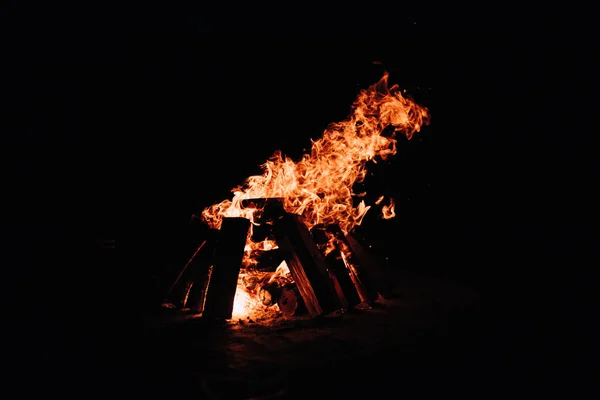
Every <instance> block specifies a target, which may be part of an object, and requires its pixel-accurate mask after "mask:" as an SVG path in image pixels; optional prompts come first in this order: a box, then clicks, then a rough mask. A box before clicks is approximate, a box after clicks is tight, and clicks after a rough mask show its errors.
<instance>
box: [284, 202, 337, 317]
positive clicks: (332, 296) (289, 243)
mask: <svg viewBox="0 0 600 400" xmlns="http://www.w3.org/2000/svg"><path fill="white" fill-rule="evenodd" d="M273 233H274V235H275V238H276V242H277V245H278V246H279V247H280V248H281V249H283V251H284V253H285V256H286V260H285V261H286V264H287V266H288V268H289V269H290V273H291V275H292V277H293V278H294V282H295V283H296V287H297V288H298V292H299V293H300V295H301V296H302V300H303V301H304V304H305V305H306V308H307V310H308V312H309V314H310V315H311V317H317V316H320V315H324V314H329V313H330V312H333V311H335V310H339V309H340V308H342V304H341V301H340V300H339V298H338V296H337V293H336V291H335V288H334V284H333V281H332V279H331V277H330V274H329V270H328V266H327V265H326V262H325V259H324V257H323V255H322V254H321V251H320V250H319V249H318V247H317V244H316V243H315V241H314V239H313V237H312V235H311V233H310V232H309V230H308V228H307V227H306V225H304V223H303V222H302V218H301V216H299V215H296V214H291V213H285V214H284V215H283V216H282V217H281V218H280V219H277V220H276V221H275V222H274V224H273Z"/></svg>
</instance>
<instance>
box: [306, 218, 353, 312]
mask: <svg viewBox="0 0 600 400" xmlns="http://www.w3.org/2000/svg"><path fill="white" fill-rule="evenodd" d="M337 231H339V232H340V233H341V230H340V229H339V226H337V225H336V227H335V228H330V227H325V226H322V225H317V226H315V227H313V229H311V233H312V235H313V237H314V238H315V242H316V243H317V245H318V246H319V248H320V249H321V253H322V254H323V255H324V257H325V262H326V263H327V265H328V266H329V267H330V270H331V272H332V273H333V278H334V285H335V289H336V292H338V297H340V299H341V301H342V304H343V306H344V309H347V310H350V309H352V308H354V307H355V306H357V305H358V304H360V303H361V298H360V296H359V293H358V289H357V287H356V286H355V285H354V282H353V280H352V278H351V277H350V271H348V268H347V267H346V264H345V262H344V260H343V259H342V255H341V253H340V249H339V246H337V245H336V247H334V248H333V249H331V248H329V249H328V246H327V244H328V243H329V241H330V238H329V234H331V233H334V234H335V232H337ZM334 240H336V239H334ZM326 250H327V251H329V252H328V253H327V255H325V254H324V253H325V252H326Z"/></svg>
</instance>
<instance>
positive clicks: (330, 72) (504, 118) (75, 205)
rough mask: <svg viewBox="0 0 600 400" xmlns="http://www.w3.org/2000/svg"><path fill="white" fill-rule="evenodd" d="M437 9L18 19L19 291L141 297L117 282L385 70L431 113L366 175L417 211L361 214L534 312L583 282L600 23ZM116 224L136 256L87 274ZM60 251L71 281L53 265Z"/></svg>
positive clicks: (170, 245)
mask: <svg viewBox="0 0 600 400" xmlns="http://www.w3.org/2000/svg"><path fill="white" fill-rule="evenodd" d="M174 7H175V6H174ZM419 8H421V9H419ZM426 8H427V7H418V6H416V5H415V6H412V7H411V8H410V9H403V10H398V12H397V13H395V12H394V11H395V10H394V9H389V8H387V9H386V12H384V13H375V12H361V11H360V10H356V11H354V10H352V9H349V8H345V9H344V11H343V12H340V13H331V14H329V13H327V12H325V11H323V13H311V12H309V11H308V10H296V11H293V12H292V11H289V12H284V11H283V10H281V11H280V12H277V14H276V15H275V14H273V12H272V11H273V10H271V12H270V13H269V12H267V11H264V10H257V9H255V10H242V9H240V8H238V7H237V6H235V7H233V8H232V9H227V10H219V11H214V10H209V9H204V8H202V7H200V6H196V8H194V7H190V8H189V9H186V10H184V9H183V7H181V9H168V10H159V9H158V7H156V8H153V7H150V6H149V7H146V8H144V7H142V8H139V9H134V8H133V7H132V8H131V9H128V8H119V9H117V10H116V11H114V12H113V11H109V10H108V9H107V8H98V9H93V8H90V9H85V10H83V9H82V10H80V11H81V12H77V11H78V10H77V9H72V8H69V9H65V10H59V11H57V9H46V8H44V7H38V8H35V10H34V11H31V12H30V13H20V12H17V11H14V13H13V14H11V13H8V14H6V16H7V17H8V20H9V21H10V22H12V24H9V25H6V24H4V28H3V29H5V30H6V29H8V31H7V35H5V38H6V39H8V40H7V43H6V46H5V48H6V49H8V52H9V55H10V57H7V59H8V61H9V62H8V69H7V72H5V73H4V74H5V75H4V77H5V78H7V79H6V84H5V85H4V88H3V89H2V91H3V92H4V94H8V96H6V97H5V100H4V102H3V104H2V108H3V111H4V112H5V113H6V114H7V115H9V118H8V119H7V120H5V122H6V121H7V122H8V124H7V125H6V126H3V127H2V148H3V149H8V155H7V156H6V157H5V158H4V160H3V161H4V162H6V163H7V165H8V166H7V167H5V171H9V175H10V177H9V179H8V186H9V187H11V186H12V184H14V186H13V187H14V189H12V190H10V191H7V192H6V193H10V194H9V195H8V197H9V204H10V207H9V206H5V207H4V211H5V213H6V217H5V221H7V222H8V223H7V224H6V226H7V227H8V228H9V229H8V236H7V237H8V238H9V240H8V241H6V242H5V243H3V244H4V245H5V246H6V249H7V250H11V251H10V252H8V253H7V254H9V256H10V257H12V258H13V260H15V261H16V263H14V264H15V265H21V264H22V265H23V266H22V267H19V268H15V275H16V277H17V281H18V282H19V283H25V285H27V284H29V283H30V282H32V280H33V281H43V282H44V284H43V285H41V286H45V287H48V286H50V287H52V285H53V284H55V283H56V284H57V286H56V287H61V288H62V287H63V285H64V284H65V283H66V282H73V281H77V280H82V279H83V280H85V281H86V282H95V283H93V285H95V286H102V285H104V286H103V288H102V289H101V288H98V290H92V288H91V287H89V288H88V289H89V293H93V294H94V295H99V296H100V300H99V299H98V298H92V297H93V296H92V295H91V294H88V298H89V299H90V301H89V302H88V303H87V304H88V305H90V306H91V305H92V304H95V303H102V302H104V301H108V302H110V303H111V304H112V303H115V304H118V303H119V301H118V300H111V299H106V298H105V297H104V296H102V295H101V294H100V293H102V292H103V290H106V288H111V289H112V288H113V286H114V288H115V293H119V296H120V297H119V298H120V299H122V300H124V299H127V301H128V302H130V301H134V302H136V301H137V302H139V299H138V300H132V298H133V296H132V295H131V293H123V294H122V296H121V293H122V292H123V291H124V289H123V287H124V286H126V285H125V283H122V282H121V283H116V281H118V280H119V279H115V278H114V276H120V277H123V282H127V283H129V282H131V280H130V279H129V278H132V279H133V280H135V279H138V280H139V281H141V282H144V284H146V282H147V279H148V275H150V274H154V273H157V272H160V271H161V268H164V266H165V264H167V263H168V262H175V263H177V262H180V260H181V258H182V257H183V258H185V257H186V256H187V253H186V252H187V251H188V247H186V246H187V245H188V244H189V243H188V242H186V241H189V237H190V235H201V228H199V227H198V226H197V225H194V224H192V225H190V224H189V221H190V216H191V214H192V213H193V212H197V211H199V210H201V209H202V207H204V206H207V205H210V204H212V203H213V202H215V201H220V200H222V199H224V198H226V197H229V189H230V188H232V187H233V186H235V185H237V184H239V183H241V182H242V181H243V179H244V178H246V177H247V176H249V175H251V174H254V173H256V172H258V170H257V167H258V165H259V164H260V163H262V162H263V161H264V160H265V159H266V158H267V157H268V156H270V155H271V154H272V153H273V151H274V150H277V149H281V150H283V152H284V153H287V154H289V155H290V156H292V157H297V156H299V155H300V154H301V152H302V149H303V148H306V147H307V146H309V145H310V142H309V140H310V138H316V137H318V136H320V134H321V132H322V130H323V128H324V127H325V126H326V125H327V124H328V123H329V122H335V121H339V120H341V119H343V118H344V117H345V116H346V115H347V113H348V111H349V107H350V104H351V103H352V101H353V100H354V97H355V95H356V93H357V90H358V89H360V88H365V87H367V86H368V85H369V84H371V83H374V82H375V81H377V80H378V79H379V78H380V77H381V75H382V73H383V70H384V69H387V70H388V71H389V72H390V79H391V81H392V82H394V83H398V84H400V85H401V86H402V87H405V88H406V89H407V90H408V91H409V93H410V94H411V95H412V96H414V97H415V98H416V99H417V100H418V101H419V102H420V103H421V104H423V105H426V106H427V107H429V108H430V111H431V115H432V121H431V125H430V126H428V127H426V128H425V129H424V130H423V131H422V132H421V133H420V134H417V135H415V137H414V138H413V140H411V141H410V142H407V141H401V142H400V145H399V153H398V155H397V156H396V157H395V158H394V159H393V161H392V162H391V163H390V164H389V165H384V166H380V167H379V168H378V172H379V173H380V174H381V175H379V177H378V178H374V180H373V181H371V182H370V183H369V184H370V185H372V186H373V187H375V188H379V187H383V188H384V190H387V191H389V193H391V194H393V195H395V196H396V197H397V199H398V200H399V203H400V205H399V207H398V211H399V214H400V217H399V218H397V219H396V220H395V221H392V222H388V223H387V224H386V225H385V226H384V227H383V228H382V230H378V229H377V227H378V226H381V225H377V224H379V223H381V221H376V220H373V221H371V220H367V221H366V224H367V225H369V224H372V226H371V227H370V226H367V228H366V229H365V233H367V232H370V235H371V236H370V239H369V240H372V241H374V242H377V241H379V242H377V243H378V244H377V245H378V246H380V248H381V250H380V251H381V254H385V255H388V256H390V257H391V258H392V259H393V261H394V262H395V263H396V264H397V265H400V266H402V267H404V268H408V269H413V270H416V271H424V272H428V273H429V272H430V273H435V274H443V275H446V276H450V277H452V278H454V279H457V280H461V281H465V282H469V283H470V284H472V285H476V286H478V288H481V289H482V290H488V291H490V292H491V293H494V295H499V294H501V295H506V292H511V294H512V296H511V298H510V299H507V301H517V300H520V301H524V302H525V301H527V304H531V307H534V306H537V305H538V304H539V302H540V301H542V300H540V299H543V300H544V301H546V300H547V301H548V302H550V303H553V302H559V301H561V300H558V299H556V298H552V293H556V291H557V290H558V291H562V293H563V296H566V297H568V296H569V294H565V293H571V291H572V290H577V291H582V290H583V291H585V289H584V288H586V287H587V286H586V284H589V282H590V281H591V278H592V277H593V274H594V273H593V272H591V266H592V265H597V263H598V255H597V252H591V251H589V249H590V248H593V246H592V245H593V243H595V242H596V240H597V239H598V237H597V233H595V232H596V230H594V229H592V226H591V224H590V222H589V218H590V217H589V215H588V213H587V211H586V210H587V207H589V206H591V205H592V202H593V197H592V188H593V183H594V182H597V180H598V169H597V159H595V158H594V157H595V146H593V144H594V141H593V135H592V134H591V132H595V131H597V123H593V124H592V123H591V122H590V118H589V116H590V115H591V114H592V108H591V105H589V102H588V101H587V100H588V99H589V98H590V97H591V96H592V94H594V93H597V92H596V91H595V89H594V83H595V80H596V79H597V77H596V75H595V72H594V68H593V66H592V65H591V64H590V62H589V59H588V56H587V54H588V53H589V52H590V50H591V43H592V40H591V30H590V29H589V28H588V25H586V22H585V21H584V20H583V19H582V16H583V15H585V13H584V12H583V11H582V12H577V13H575V12H573V13H563V12H561V13H559V12H555V11H552V10H548V9H546V10H545V12H540V13H539V14H538V15H536V16H535V17H532V16H525V15H521V16H520V17H515V16H514V15H512V16H510V17H507V16H508V15H509V12H508V11H505V12H503V11H501V10H500V11H499V12H497V13H494V16H493V17H490V19H485V18H483V17H482V18H480V19H477V20H473V19H470V18H468V17H467V14H464V13H463V12H461V11H460V10H457V9H455V10H452V11H450V10H438V11H439V12H438V13H433V12H431V11H430V10H429V11H426V10H425V9H426ZM13 10H16V9H15V8H13ZM372 11H373V10H372ZM446 11H448V12H446ZM290 13H291V14H290ZM292 14H293V15H292ZM395 15H398V17H396V16H395ZM505 15H506V16H505ZM51 17H52V18H51ZM415 22H416V23H415ZM7 26H8V28H7ZM374 61H379V62H381V63H382V65H374V64H373V62H374ZM592 72H593V73H592ZM370 229H372V231H371V230H370ZM382 232H384V233H382ZM105 235H106V236H111V237H115V238H117V239H118V240H119V241H120V243H123V246H124V247H125V249H126V254H127V255H126V260H127V262H124V261H123V263H124V264H126V265H127V268H126V269H123V265H122V264H119V266H118V270H117V267H115V270H112V271H102V272H101V271H94V270H91V271H90V270H83V271H82V270H81V268H80V266H81V263H82V262H84V263H85V262H86V260H88V258H86V257H89V255H90V254H91V253H90V251H88V248H89V247H91V246H93V243H94V241H95V240H96V239H97V238H99V237H103V236H105ZM378 235H379V236H378ZM182 243H184V244H182ZM47 247H48V248H49V249H48V252H46V251H44V252H34V251H33V250H32V249H34V248H35V249H41V248H43V249H44V250H46V248H47ZM398 247H402V250H401V252H391V250H390V249H392V248H394V249H396V248H398ZM72 249H83V250H81V251H79V250H77V251H74V252H73V253H71V250H72ZM57 250H58V251H57ZM63 250H64V251H63ZM32 254H34V255H33V257H30V256H31V255H32ZM42 254H43V255H42ZM47 254H53V255H54V254H56V255H58V256H59V260H60V261H59V262H58V263H56V264H52V265H56V266H58V268H60V271H59V270H57V269H54V268H42V271H41V272H39V273H38V272H37V270H38V267H39V265H40V263H41V264H44V262H45V261H44V260H45V259H44V257H46V255H47ZM30 258H32V260H31V262H29V261H25V260H29V259H30ZM82 260H83V261H82ZM132 260H135V261H136V262H140V263H143V264H144V269H143V270H142V271H140V270H139V269H138V268H139V267H138V268H136V267H134V268H133V269H131V268H130V267H131V265H132V264H133V262H132ZM63 265H66V266H67V268H62V266H63ZM553 265H557V267H554V266H553ZM63 270H64V271H63ZM33 271H35V272H33ZM567 271H570V272H567ZM36 274H37V275H36ZM36 276H37V277H38V279H36V278H35V277H36ZM39 277H43V279H39ZM586 282H588V283H586ZM534 283H536V285H535V286H532V285H533V284H534ZM90 285H92V283H90ZM64 286H68V287H69V290H67V292H69V291H72V290H74V291H75V292H77V290H78V289H76V288H75V289H73V287H72V286H71V284H70V283H69V284H67V285H64ZM95 286H94V287H95ZM540 286H541V287H540ZM11 287H12V289H11V293H18V290H17V289H15V288H18V287H21V286H20V285H11ZM558 287H560V288H561V289H557V288H558ZM47 290H48V292H50V293H52V294H56V293H58V292H60V293H63V292H64V291H63V290H58V289H56V290H55V289H47ZM44 293H45V292H44ZM63 296H66V295H60V297H61V298H63ZM117 297H118V296H117ZM515 299H517V300H515ZM497 300H498V302H499V301H500V299H499V298H497ZM28 301H30V302H31V304H32V305H35V304H38V303H39V301H40V300H39V298H37V299H36V298H33V299H28ZM28 304H29V303H28ZM573 304H577V307H579V306H580V303H576V302H573Z"/></svg>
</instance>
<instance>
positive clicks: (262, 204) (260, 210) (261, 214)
mask: <svg viewBox="0 0 600 400" xmlns="http://www.w3.org/2000/svg"><path fill="white" fill-rule="evenodd" d="M242 207H243V208H255V209H256V211H254V214H253V216H254V220H255V221H256V222H267V221H273V220H275V219H278V218H279V217H281V216H282V215H283V214H285V209H284V208H283V198H280V197H266V198H258V199H244V200H242Z"/></svg>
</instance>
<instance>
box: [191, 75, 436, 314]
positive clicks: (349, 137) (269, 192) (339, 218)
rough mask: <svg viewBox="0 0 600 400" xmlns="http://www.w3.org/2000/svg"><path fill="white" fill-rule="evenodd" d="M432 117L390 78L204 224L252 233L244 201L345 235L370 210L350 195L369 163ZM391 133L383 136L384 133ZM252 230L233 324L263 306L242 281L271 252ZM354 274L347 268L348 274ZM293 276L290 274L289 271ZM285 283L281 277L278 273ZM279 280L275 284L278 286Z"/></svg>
mask: <svg viewBox="0 0 600 400" xmlns="http://www.w3.org/2000/svg"><path fill="white" fill-rule="evenodd" d="M428 118H429V116H428V112H427V109H426V108H424V107H422V106H419V105H417V104H416V103H414V102H413V101H412V100H411V99H409V98H406V97H403V96H402V93H401V90H400V89H399V88H398V86H397V85H394V86H392V87H388V74H387V73H385V74H384V75H383V77H382V78H381V80H380V81H379V82H377V83H376V84H375V85H372V86H371V87H369V88H368V89H366V90H362V91H361V92H360V93H359V95H358V97H357V99H356V100H355V101H354V103H353V105H352V108H351V113H350V116H349V117H348V118H347V119H346V120H344V121H342V122H338V123H332V124H330V125H329V126H328V127H327V129H325V131H324V132H323V135H322V137H321V138H320V139H318V140H316V141H313V142H312V147H311V151H310V153H309V154H305V155H304V156H303V157H302V158H301V159H300V160H299V161H297V162H294V161H292V160H291V159H289V158H288V157H286V156H285V155H283V154H281V152H279V151H277V152H275V154H274V155H273V156H272V157H271V158H270V159H269V160H267V161H266V162H265V163H264V164H263V165H262V168H263V170H264V173H263V174H262V175H256V176H251V177H249V178H247V179H246V181H245V182H244V184H243V185H241V186H238V187H236V188H234V189H233V190H232V193H233V198H232V199H231V200H224V201H222V202H220V203H218V204H214V205H212V206H210V207H208V208H206V209H205V210H204V211H203V212H202V220H203V221H204V222H205V223H206V224H207V225H209V226H210V227H212V228H215V229H219V228H220V226H221V222H222V219H223V218H224V217H244V218H248V219H250V221H252V224H253V225H254V226H257V225H259V222H257V221H256V220H255V219H254V217H255V215H254V211H255V210H256V209H255V208H244V207H243V206H242V201H243V200H245V199H256V198H281V199H283V207H284V209H285V211H287V212H290V213H295V214H299V215H302V216H303V217H304V222H305V224H306V226H307V227H308V228H309V229H310V228H312V227H313V226H315V225H317V224H323V225H327V224H334V223H335V224H339V226H340V228H341V230H342V231H343V232H344V233H348V232H350V231H351V230H352V229H353V228H354V227H355V226H357V225H360V224H361V222H362V220H363V218H364V216H365V214H366V213H367V211H368V210H369V209H370V208H371V205H367V204H365V201H364V200H360V201H359V202H357V204H356V202H355V200H359V199H360V198H362V197H363V196H364V195H365V193H355V192H354V191H353V187H354V185H355V184H356V183H358V182H361V181H363V180H364V178H365V176H366V173H367V162H368V161H373V162H377V158H380V159H386V158H387V157H389V156H392V155H394V154H396V139H395V137H396V134H397V133H400V134H403V135H405V136H406V137H407V138H408V139H410V138H411V137H412V136H413V134H414V133H415V132H418V131H419V130H420V129H421V127H422V126H423V125H424V124H427V123H428ZM384 130H386V132H390V133H389V134H385V135H382V133H383V132H384ZM383 201H384V198H383V196H382V197H380V198H379V199H378V200H377V202H376V204H380V203H381V204H382V207H381V212H382V217H383V218H385V219H389V218H393V217H394V216H395V211H394V201H393V199H391V198H390V199H388V200H387V201H386V203H387V205H386V204H383ZM252 233H253V232H252V229H251V231H250V235H249V236H248V241H247V245H246V249H245V258H244V262H243V263H244V266H245V267H246V268H243V269H242V273H241V274H240V283H239V285H238V290H237V292H236V296H235V304H234V316H236V317H241V316H246V315H249V314H251V313H252V312H253V311H255V310H256V309H257V308H261V309H264V306H262V305H261V306H260V307H259V306H258V303H257V301H256V300H255V299H254V298H253V296H252V292H251V291H248V290H247V287H246V286H245V285H244V284H242V283H241V282H242V280H243V278H244V276H245V275H244V274H250V275H251V274H253V273H254V272H253V271H252V269H251V268H249V267H251V266H252V265H254V264H256V259H255V256H254V254H255V251H256V250H269V249H272V248H273V247H274V243H273V242H271V241H269V240H265V241H262V242H259V243H254V242H253V241H252V240H251V236H252ZM349 268H350V267H349ZM288 272H289V270H288ZM275 274H278V275H279V276H281V274H282V271H279V273H277V272H276V273H274V275H275ZM273 279H275V278H273Z"/></svg>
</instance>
